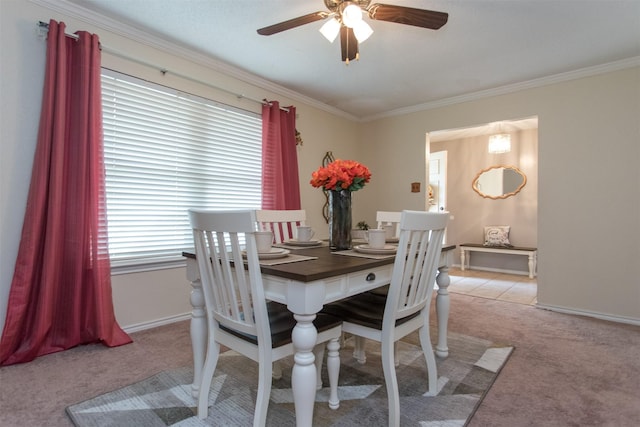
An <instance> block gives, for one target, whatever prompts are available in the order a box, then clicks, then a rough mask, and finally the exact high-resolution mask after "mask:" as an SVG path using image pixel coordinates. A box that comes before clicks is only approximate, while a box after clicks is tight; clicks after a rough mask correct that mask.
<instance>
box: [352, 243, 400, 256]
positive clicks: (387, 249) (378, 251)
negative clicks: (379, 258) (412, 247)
mask: <svg viewBox="0 0 640 427" xmlns="http://www.w3.org/2000/svg"><path fill="white" fill-rule="evenodd" d="M353 250H354V251H356V252H361V253H363V254H371V255H393V254H395V253H396V252H397V250H398V247H397V246H393V245H384V248H372V247H370V246H369V245H356V246H354V247H353Z"/></svg>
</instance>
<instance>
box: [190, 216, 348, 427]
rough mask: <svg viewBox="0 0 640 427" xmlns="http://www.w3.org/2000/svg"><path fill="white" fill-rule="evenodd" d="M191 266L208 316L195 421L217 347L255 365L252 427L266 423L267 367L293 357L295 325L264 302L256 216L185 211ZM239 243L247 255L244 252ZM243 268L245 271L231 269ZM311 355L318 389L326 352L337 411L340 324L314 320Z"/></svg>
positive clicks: (201, 414) (204, 411)
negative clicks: (197, 273)
mask: <svg viewBox="0 0 640 427" xmlns="http://www.w3.org/2000/svg"><path fill="white" fill-rule="evenodd" d="M189 218H190V221H191V227H192V229H193V238H194V243H195V252H196V260H197V262H198V268H199V270H200V275H201V281H202V289H203V293H204V300H205V307H206V312H207V327H208V343H207V351H206V358H205V364H204V368H203V370H202V378H199V379H194V381H199V382H200V394H199V397H198V418H200V419H204V418H206V417H207V416H208V400H209V391H210V388H211V382H212V379H213V374H214V372H215V369H216V365H217V363H218V358H219V354H220V345H224V346H226V347H228V348H230V349H232V350H235V351H236V352H238V353H240V354H242V355H244V356H246V357H248V358H250V359H251V360H253V361H255V362H258V364H259V369H258V371H259V374H258V391H257V397H256V406H255V412H254V419H253V425H254V426H256V427H257V426H264V425H265V423H266V416H267V409H268V406H269V396H270V394H271V382H272V363H273V362H274V361H277V360H280V359H282V358H284V357H287V356H290V355H292V354H294V348H293V345H292V343H291V332H292V330H293V328H294V326H295V325H296V321H295V319H294V317H293V314H292V313H291V312H290V311H288V310H287V307H286V306H285V305H283V304H279V303H275V302H271V301H270V302H267V300H266V299H265V294H264V289H263V283H262V275H261V272H260V264H259V260H258V251H257V248H256V242H255V235H254V233H253V232H254V231H255V228H256V215H255V211H221V212H214V211H206V210H196V209H191V210H189ZM243 240H245V241H246V250H243V246H242V245H243ZM243 264H246V271H245V269H242V268H238V269H236V268H234V266H242V265H243ZM313 323H314V325H315V327H316V329H317V330H318V335H317V341H316V342H317V343H319V344H322V345H316V348H315V349H314V354H315V356H316V359H315V363H316V369H317V373H318V382H317V384H316V386H317V387H318V388H319V387H321V386H322V383H321V380H320V375H319V374H320V368H321V365H322V360H323V354H324V344H325V343H327V342H328V343H329V344H328V345H327V348H328V356H327V370H328V374H329V383H330V385H329V387H330V397H329V407H330V408H332V409H337V408H338V407H339V404H340V402H339V400H338V373H339V370H340V358H339V353H338V351H339V338H340V336H341V333H342V331H341V321H340V320H339V319H337V318H336V317H334V316H331V315H326V314H319V315H318V316H317V317H316V320H314V322H313Z"/></svg>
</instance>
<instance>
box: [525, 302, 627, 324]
mask: <svg viewBox="0 0 640 427" xmlns="http://www.w3.org/2000/svg"><path fill="white" fill-rule="evenodd" d="M536 307H537V308H542V309H544V310H550V311H557V312H558V313H565V314H574V315H578V316H586V317H594V318H596V319H601V320H608V321H610V322H617V323H626V324H629V325H635V326H640V319H637V318H633V317H625V316H614V315H611V314H605V313H598V312H596V311H588V310H578V309H575V308H569V307H562V306H557V305H550V304H540V303H537V304H536Z"/></svg>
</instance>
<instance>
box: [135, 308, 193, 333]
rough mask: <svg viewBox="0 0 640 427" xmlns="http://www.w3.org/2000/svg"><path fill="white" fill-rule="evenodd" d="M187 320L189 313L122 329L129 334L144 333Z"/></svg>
mask: <svg viewBox="0 0 640 427" xmlns="http://www.w3.org/2000/svg"><path fill="white" fill-rule="evenodd" d="M189 319H191V312H189V313H183V314H178V315H175V316H169V317H164V318H162V319H155V320H151V321H149V322H142V323H136V324H133V325H129V326H125V327H123V328H122V329H123V330H124V331H125V332H126V333H128V334H129V333H132V332H139V331H144V330H145V329H151V328H157V327H158V326H164V325H169V324H171V323H176V322H181V321H183V320H189Z"/></svg>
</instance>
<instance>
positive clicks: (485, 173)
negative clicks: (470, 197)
mask: <svg viewBox="0 0 640 427" xmlns="http://www.w3.org/2000/svg"><path fill="white" fill-rule="evenodd" d="M526 183H527V177H526V175H525V174H524V173H522V171H521V170H520V169H518V168H517V167H515V166H500V165H498V166H490V167H488V168H487V169H483V170H481V171H480V172H478V175H476V177H475V179H474V180H473V183H472V184H471V186H472V187H473V190H474V191H475V192H476V193H478V194H479V195H481V196H482V197H486V198H489V199H506V198H507V197H509V196H515V195H516V194H518V192H519V191H520V190H522V187H524V185H525V184H526Z"/></svg>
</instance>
